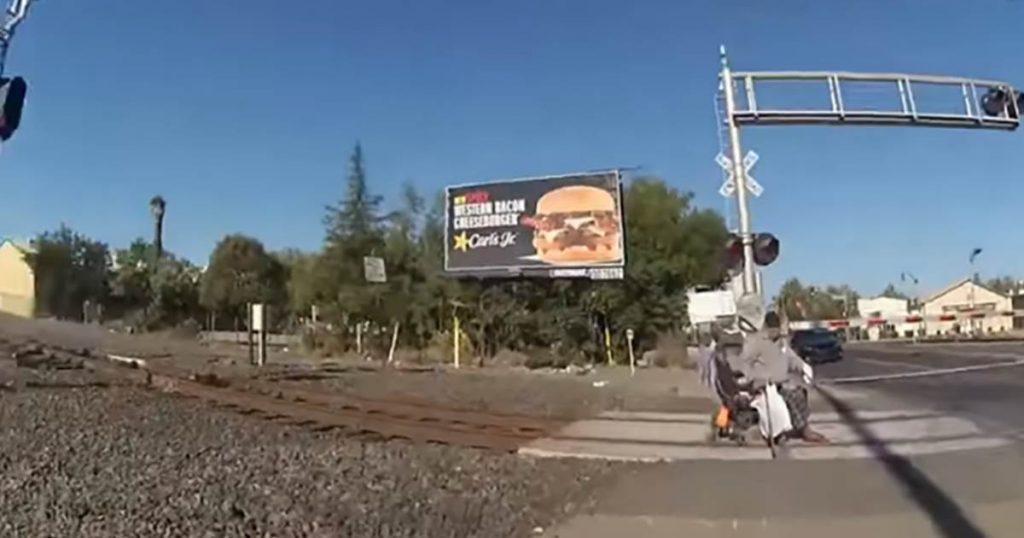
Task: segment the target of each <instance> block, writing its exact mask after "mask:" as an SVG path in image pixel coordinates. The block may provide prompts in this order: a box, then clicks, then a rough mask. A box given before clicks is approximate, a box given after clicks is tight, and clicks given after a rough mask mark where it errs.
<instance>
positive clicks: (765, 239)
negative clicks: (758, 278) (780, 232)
mask: <svg viewBox="0 0 1024 538" xmlns="http://www.w3.org/2000/svg"><path fill="white" fill-rule="evenodd" d="M778 257H779V240H778V238H777V237H775V236H774V235H772V234H767V233H760V234H757V235H756V236H754V263H756V264H758V265H762V266H764V265H771V263H772V262H774V261H775V259H776V258H778Z"/></svg>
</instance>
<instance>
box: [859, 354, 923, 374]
mask: <svg viewBox="0 0 1024 538" xmlns="http://www.w3.org/2000/svg"><path fill="white" fill-rule="evenodd" d="M853 358H854V360H856V361H857V362H866V363H868V364H877V365H880V366H900V367H903V368H910V369H912V370H929V371H930V370H934V368H932V367H930V366H925V365H923V364H913V363H910V362H902V361H887V360H882V359H869V358H866V357H853Z"/></svg>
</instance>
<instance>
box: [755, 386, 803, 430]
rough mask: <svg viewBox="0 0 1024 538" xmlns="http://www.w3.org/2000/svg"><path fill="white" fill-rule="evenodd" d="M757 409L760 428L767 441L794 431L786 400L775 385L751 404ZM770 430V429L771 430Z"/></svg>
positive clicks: (769, 387)
mask: <svg viewBox="0 0 1024 538" xmlns="http://www.w3.org/2000/svg"><path fill="white" fill-rule="evenodd" d="M750 406H751V407H753V408H754V409H757V414H758V416H759V417H760V418H759V419H758V421H757V422H758V426H759V427H760V428H761V435H763V436H764V438H765V439H769V438H771V439H774V438H776V437H778V436H779V435H781V434H783V433H786V432H788V431H790V430H792V429H793V420H792V419H791V418H790V416H789V407H787V406H786V400H784V399H783V398H782V395H781V394H779V390H778V388H776V386H775V385H774V384H769V385H768V386H767V387H765V388H764V390H763V391H762V392H760V393H758V395H757V396H756V397H754V399H753V401H751V402H750ZM769 428H770V429H769Z"/></svg>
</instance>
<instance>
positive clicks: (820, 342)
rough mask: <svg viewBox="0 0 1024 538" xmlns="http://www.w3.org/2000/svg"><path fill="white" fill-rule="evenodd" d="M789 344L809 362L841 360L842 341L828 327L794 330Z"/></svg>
mask: <svg viewBox="0 0 1024 538" xmlns="http://www.w3.org/2000/svg"><path fill="white" fill-rule="evenodd" d="M789 343H790V346H792V348H793V351H795V352H796V354H797V355H800V358H802V359H803V360H805V361H807V362H808V363H809V364H818V363H823V362H833V361H838V360H842V358H843V343H842V342H840V341H839V337H838V336H836V333H834V332H832V331H830V330H828V329H806V330H801V331H796V332H794V333H793V334H792V335H791V336H790V339H789Z"/></svg>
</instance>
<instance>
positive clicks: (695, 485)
mask: <svg viewBox="0 0 1024 538" xmlns="http://www.w3.org/2000/svg"><path fill="white" fill-rule="evenodd" d="M815 372H816V378H817V379H818V381H819V383H820V385H821V387H822V390H821V391H820V392H819V393H818V394H817V395H816V398H815V399H816V400H818V401H819V402H822V401H824V404H825V405H827V406H830V407H831V408H832V409H833V410H834V411H835V412H837V413H838V414H839V415H840V416H844V415H845V416H846V417H847V418H848V419H849V420H848V422H849V423H850V424H857V423H858V422H859V421H858V419H857V418H856V415H857V413H858V412H861V411H863V410H865V409H929V410H935V411H937V412H939V413H943V414H948V415H952V416H955V417H961V418H964V419H968V420H970V421H971V422H973V423H974V424H976V425H977V427H978V428H979V430H981V431H983V432H985V434H998V435H999V436H1001V437H1005V438H1007V439H1009V440H1010V442H1009V443H1008V444H1004V445H1002V446H999V447H994V448H981V449H972V450H961V451H953V452H948V453H942V454H932V455H918V456H902V455H896V454H894V453H892V452H888V451H887V448H886V446H885V443H884V442H883V443H876V444H875V445H873V446H874V447H875V449H876V450H877V451H876V452H875V454H876V457H875V458H872V459H861V460H850V459H835V460H831V461H791V460H790V461H779V460H776V461H767V462H753V461H745V462H721V461H679V462H673V463H668V464H663V465H657V466H648V467H640V468H638V469H637V470H635V471H634V472H633V473H632V474H630V475H629V476H626V477H625V478H622V479H620V480H619V481H618V483H617V484H616V485H615V486H614V487H612V488H610V489H609V490H608V491H607V492H606V494H605V495H604V497H603V498H602V499H601V501H600V502H599V504H598V506H597V507H596V509H595V511H594V512H593V513H591V514H587V515H583V516H579V517H577V518H574V519H573V520H571V521H569V522H567V524H566V525H564V526H563V527H562V528H559V529H552V532H551V533H549V534H548V535H549V536H559V537H560V538H575V537H584V536H586V537H590V538H598V537H609V538H610V537H612V536H637V537H640V536H648V537H662V536H664V537H666V538H667V537H670V536H671V537H675V536H689V537H691V538H699V537H719V536H730V537H776V536H777V537H779V538H782V537H786V538H804V537H807V538H810V537H814V538H819V537H821V536H830V537H832V538H853V537H856V538H862V537H864V536H903V537H904V538H934V537H939V538H1003V537H1005V538H1011V537H1012V538H1016V537H1018V536H1021V535H1022V534H1024V344H1005V343H1003V344H991V345H975V344H957V345H934V344H928V345H911V344H859V345H858V344H854V345H849V346H847V357H846V359H844V360H843V361H842V362H840V363H833V364H827V365H820V366H817V367H816V368H815ZM813 421H814V417H813V415H812V423H813ZM861 422H862V421H861ZM855 427H856V426H855ZM863 433H864V439H865V443H866V444H868V445H871V443H872V440H871V432H870V430H869V429H867V428H864V429H863Z"/></svg>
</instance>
